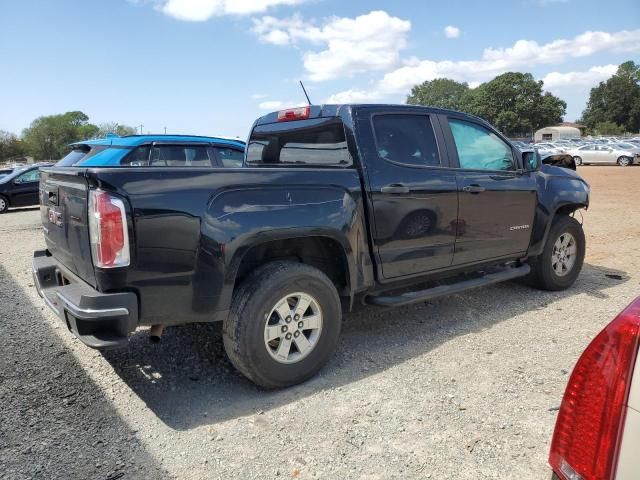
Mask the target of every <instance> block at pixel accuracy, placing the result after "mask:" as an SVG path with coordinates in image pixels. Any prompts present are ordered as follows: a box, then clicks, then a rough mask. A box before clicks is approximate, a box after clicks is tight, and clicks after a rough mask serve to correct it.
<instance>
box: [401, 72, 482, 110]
mask: <svg viewBox="0 0 640 480" xmlns="http://www.w3.org/2000/svg"><path fill="white" fill-rule="evenodd" d="M468 90H469V85H467V84H466V83H460V82H456V81H455V80H451V79H449V78H436V79H435V80H431V81H426V82H424V83H421V84H420V85H416V86H414V87H413V88H412V89H411V94H410V95H409V96H408V97H407V103H408V104H409V105H429V106H431V107H439V108H449V109H451V110H461V109H462V108H463V107H464V105H463V98H464V96H465V94H466V93H467V92H468Z"/></svg>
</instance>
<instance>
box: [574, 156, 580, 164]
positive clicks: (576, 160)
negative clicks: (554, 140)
mask: <svg viewBox="0 0 640 480" xmlns="http://www.w3.org/2000/svg"><path fill="white" fill-rule="evenodd" d="M573 161H574V162H576V165H582V157H573Z"/></svg>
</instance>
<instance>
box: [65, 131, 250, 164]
mask: <svg viewBox="0 0 640 480" xmlns="http://www.w3.org/2000/svg"><path fill="white" fill-rule="evenodd" d="M71 147H72V150H71V151H70V152H69V153H68V154H67V155H66V156H65V157H64V158H63V159H62V160H60V161H59V162H58V163H56V166H58V167H70V166H77V167H118V166H127V167H157V166H162V167H200V168H203V167H226V168H232V167H241V166H242V160H243V158H244V142H242V141H240V140H230V139H226V138H218V137H200V136H195V135H129V136H125V137H118V136H112V137H107V138H101V139H98V140H85V141H82V142H76V143H73V144H71Z"/></svg>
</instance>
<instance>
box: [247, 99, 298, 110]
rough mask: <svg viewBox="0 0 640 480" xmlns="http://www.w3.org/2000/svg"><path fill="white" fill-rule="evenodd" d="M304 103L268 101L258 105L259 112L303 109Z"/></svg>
mask: <svg viewBox="0 0 640 480" xmlns="http://www.w3.org/2000/svg"><path fill="white" fill-rule="evenodd" d="M305 105H307V103H306V102H293V101H286V102H283V101H280V100H268V101H266V102H262V103H260V104H258V108H259V109H260V110H269V111H273V110H282V109H283V108H293V107H304V106H305Z"/></svg>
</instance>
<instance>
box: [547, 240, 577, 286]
mask: <svg viewBox="0 0 640 480" xmlns="http://www.w3.org/2000/svg"><path fill="white" fill-rule="evenodd" d="M577 253H578V246H577V242H576V239H575V238H574V236H573V235H571V234H570V233H569V232H565V233H563V234H562V235H560V236H559V237H558V239H557V240H556V243H555V244H554V245H553V253H552V254H551V268H553V271H554V272H555V274H556V275H557V276H559V277H564V276H565V275H568V274H569V272H571V270H573V266H574V265H575V263H576V255H577Z"/></svg>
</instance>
